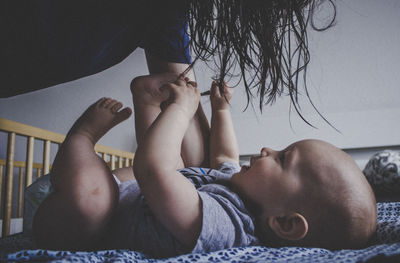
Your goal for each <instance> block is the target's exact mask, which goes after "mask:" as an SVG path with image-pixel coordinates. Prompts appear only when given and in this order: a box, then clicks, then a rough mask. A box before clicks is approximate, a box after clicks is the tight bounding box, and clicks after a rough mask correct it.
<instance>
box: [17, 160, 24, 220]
mask: <svg viewBox="0 0 400 263" xmlns="http://www.w3.org/2000/svg"><path fill="white" fill-rule="evenodd" d="M18 170H19V187H18V210H17V217H18V218H21V217H22V208H23V193H24V168H23V167H19V169H18Z"/></svg>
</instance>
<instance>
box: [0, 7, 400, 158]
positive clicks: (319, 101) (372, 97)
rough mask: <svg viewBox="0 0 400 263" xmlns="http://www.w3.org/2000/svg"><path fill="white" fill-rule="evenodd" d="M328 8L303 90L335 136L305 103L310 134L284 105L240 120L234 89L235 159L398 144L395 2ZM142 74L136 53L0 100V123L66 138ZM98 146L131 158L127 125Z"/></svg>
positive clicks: (398, 20) (199, 72)
mask: <svg viewBox="0 0 400 263" xmlns="http://www.w3.org/2000/svg"><path fill="white" fill-rule="evenodd" d="M336 3H337V11H338V16H337V24H336V26H334V27H333V28H332V29H330V30H328V31H326V32H323V33H317V32H312V31H311V33H310V49H311V53H312V54H311V55H312V57H311V59H312V63H311V65H310V68H309V79H308V80H309V82H308V83H309V89H310V93H311V97H312V99H313V101H314V103H315V104H316V106H317V107H318V109H319V110H320V111H321V113H322V114H323V115H324V116H325V117H326V118H327V119H328V120H329V121H330V122H332V123H333V125H334V126H335V127H336V128H338V129H339V130H340V131H341V133H338V132H336V131H335V130H334V129H332V128H331V127H329V126H328V125H327V124H326V123H325V122H324V121H323V120H322V119H321V118H320V117H319V116H317V115H316V114H315V112H314V111H313V110H312V109H311V108H310V107H309V104H308V103H306V100H305V99H304V103H302V105H304V106H303V107H304V108H303V112H304V113H305V116H306V117H307V118H308V119H309V120H310V121H311V122H312V123H313V124H314V125H315V126H316V127H318V129H314V128H310V127H308V126H307V125H305V124H304V123H303V122H302V121H301V120H300V119H299V118H298V117H297V115H296V113H295V112H292V113H291V114H290V115H289V114H288V113H289V104H288V99H287V98H282V99H281V100H278V102H277V103H276V104H275V105H274V106H272V107H265V109H264V112H263V114H262V115H261V114H260V113H259V111H258V110H257V101H255V108H256V109H255V110H253V109H252V108H249V109H248V110H247V111H246V112H244V113H243V112H242V110H243V109H244V106H245V105H246V101H245V99H244V98H245V96H244V93H243V90H242V89H241V88H240V87H238V88H237V90H236V92H235V97H234V99H233V102H232V105H233V106H232V112H233V119H234V122H235V127H236V131H237V134H238V138H239V144H240V149H241V153H242V154H244V155H246V154H253V153H257V152H259V149H260V148H261V146H263V145H265V146H270V147H272V148H277V149H280V148H283V147H285V146H286V145H287V144H289V143H290V142H293V141H296V140H298V139H302V138H320V139H324V140H327V141H329V142H331V143H333V144H335V145H337V146H339V147H342V148H364V147H375V146H386V145H400V135H399V132H398V131H399V130H400V124H399V120H400V106H399V97H400V96H399V95H400V89H399V87H398V85H399V83H400V74H398V70H399V66H398V64H399V61H400V51H399V47H400V16H399V14H400V1H398V0H385V1H379V0H345V1H336ZM195 71H196V77H197V80H198V82H199V86H200V87H201V89H202V90H206V89H208V88H209V84H210V78H211V77H212V76H213V74H214V73H213V72H210V70H208V69H207V68H206V67H205V66H204V65H202V64H198V65H196V68H195ZM146 73H147V68H146V64H145V59H144V55H143V51H142V50H137V51H135V52H134V53H133V54H132V55H131V56H129V57H128V58H127V59H126V60H124V61H123V62H122V63H120V64H119V65H117V66H115V67H113V68H110V69H108V70H106V71H104V72H101V73H99V74H96V75H93V76H89V77H86V78H83V79H80V80H77V81H72V82H69V83H65V84H61V85H57V86H54V87H51V88H48V89H45V90H41V91H37V92H33V93H29V94H24V95H20V96H16V97H13V98H7V99H0V117H3V118H7V119H11V120H15V121H19V122H23V123H27V124H31V125H34V126H39V127H42V128H44V129H49V130H52V131H56V132H61V133H66V132H67V131H68V129H69V127H70V126H71V125H72V123H73V121H74V120H75V119H76V118H77V117H78V116H79V115H80V114H81V112H82V111H83V110H84V109H86V107H87V106H88V105H89V104H91V103H92V102H94V101H96V100H97V99H98V98H100V97H103V96H109V97H113V98H116V99H118V100H121V101H122V102H123V103H124V104H125V105H129V106H132V102H131V94H130V91H129V83H130V81H131V79H132V78H134V77H135V76H138V75H142V74H146ZM21 77H23V76H21ZM203 103H204V107H205V109H206V111H207V114H208V115H209V110H208V108H209V102H208V99H207V98H203ZM289 116H290V117H289ZM290 123H291V124H292V127H291V126H290ZM100 143H102V144H105V145H109V146H113V147H117V148H120V149H124V150H128V151H134V150H135V149H136V143H135V134H134V122H133V118H131V119H130V120H129V121H126V122H124V123H123V124H121V125H119V126H118V127H116V128H114V129H113V130H112V131H111V132H110V133H108V134H107V135H106V136H105V137H104V138H103V139H102V140H101V141H100Z"/></svg>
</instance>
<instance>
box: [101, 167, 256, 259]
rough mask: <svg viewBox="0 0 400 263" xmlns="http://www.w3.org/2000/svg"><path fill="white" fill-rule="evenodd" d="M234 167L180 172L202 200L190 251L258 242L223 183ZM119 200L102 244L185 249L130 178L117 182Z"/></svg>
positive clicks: (155, 253)
mask: <svg viewBox="0 0 400 263" xmlns="http://www.w3.org/2000/svg"><path fill="white" fill-rule="evenodd" d="M238 170H239V166H238V165H235V164H232V163H224V164H222V165H221V167H220V169H218V170H214V169H209V168H185V169H182V170H180V172H181V173H182V174H183V175H184V176H185V177H186V178H188V179H189V180H190V181H191V182H192V183H193V184H194V185H195V187H196V189H197V191H198V193H199V195H200V197H201V200H202V214H203V220H202V229H201V232H200V236H199V238H198V240H197V243H196V245H195V247H194V248H193V249H192V250H191V251H192V252H193V253H198V252H199V253H205V252H211V251H216V250H220V249H224V248H231V247H239V246H250V245H258V244H259V243H258V239H257V238H256V237H255V234H254V232H255V229H254V228H255V227H254V223H253V218H252V217H251V216H250V215H249V213H248V211H247V210H246V208H245V206H244V203H243V201H242V200H241V199H240V198H239V196H238V195H237V194H236V193H234V192H233V191H232V190H231V189H230V188H229V181H230V178H231V176H232V174H233V173H235V172H237V171H238ZM119 188H120V201H119V205H118V209H117V212H116V216H115V220H114V221H113V223H112V231H111V232H112V234H111V236H110V237H109V238H107V239H108V241H109V244H107V247H112V248H119V249H120V248H126V249H133V250H136V251H140V252H142V253H144V254H146V255H150V256H152V257H157V258H159V257H171V256H176V255H179V254H183V253H187V252H189V251H190V250H189V248H185V247H183V246H182V245H181V244H180V243H179V241H178V240H176V239H175V238H174V237H173V236H172V235H171V234H170V233H169V231H167V230H166V229H165V227H164V226H163V225H162V224H161V223H160V222H159V221H158V220H157V219H156V217H155V216H154V215H153V213H152V211H151V210H150V208H149V207H148V206H147V204H146V200H145V198H144V197H143V195H141V193H140V189H139V187H138V184H137V182H136V181H128V182H124V183H122V184H120V185H119Z"/></svg>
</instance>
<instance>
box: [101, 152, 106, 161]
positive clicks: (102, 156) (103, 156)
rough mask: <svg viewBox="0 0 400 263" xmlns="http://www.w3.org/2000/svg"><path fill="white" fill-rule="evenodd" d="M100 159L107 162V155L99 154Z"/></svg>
mask: <svg viewBox="0 0 400 263" xmlns="http://www.w3.org/2000/svg"><path fill="white" fill-rule="evenodd" d="M101 158H103V160H104V161H105V162H107V154H106V153H101Z"/></svg>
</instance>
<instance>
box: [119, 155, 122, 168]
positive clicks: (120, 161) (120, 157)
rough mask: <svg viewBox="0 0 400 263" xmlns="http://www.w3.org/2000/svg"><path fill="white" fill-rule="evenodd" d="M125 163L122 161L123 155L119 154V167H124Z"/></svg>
mask: <svg viewBox="0 0 400 263" xmlns="http://www.w3.org/2000/svg"><path fill="white" fill-rule="evenodd" d="M122 167H123V163H122V156H118V168H122Z"/></svg>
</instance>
